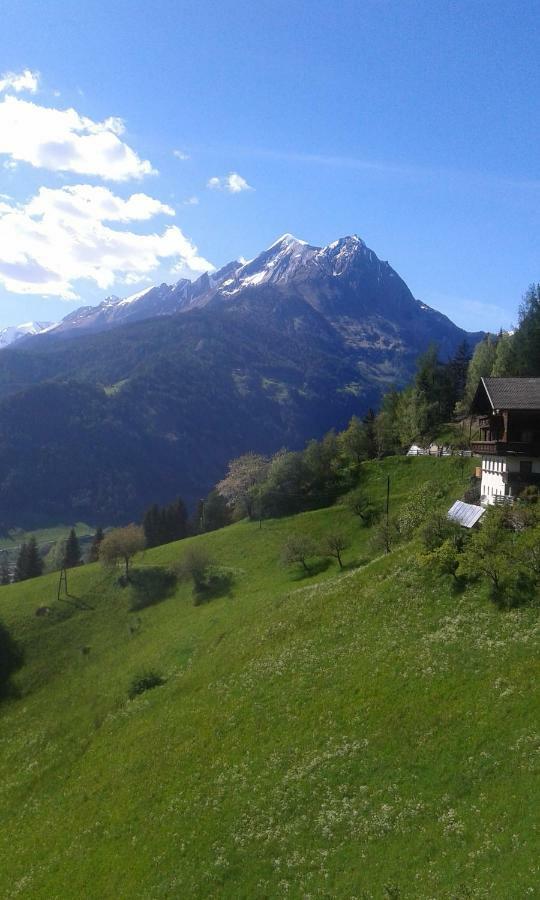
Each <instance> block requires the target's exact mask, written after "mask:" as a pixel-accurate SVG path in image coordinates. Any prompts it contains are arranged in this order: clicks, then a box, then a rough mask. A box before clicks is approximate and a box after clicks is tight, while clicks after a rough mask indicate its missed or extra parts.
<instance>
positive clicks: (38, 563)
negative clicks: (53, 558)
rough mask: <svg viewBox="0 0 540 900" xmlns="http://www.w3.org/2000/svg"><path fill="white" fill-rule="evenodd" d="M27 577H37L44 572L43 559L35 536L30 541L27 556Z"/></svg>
mask: <svg viewBox="0 0 540 900" xmlns="http://www.w3.org/2000/svg"><path fill="white" fill-rule="evenodd" d="M26 567H27V568H26V572H27V575H26V577H27V578H37V577H38V576H39V575H42V574H43V560H42V558H41V556H40V553H39V550H38V546H37V542H36V539H35V537H31V538H30V540H29V541H28V546H27V556H26Z"/></svg>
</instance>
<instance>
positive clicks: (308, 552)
mask: <svg viewBox="0 0 540 900" xmlns="http://www.w3.org/2000/svg"><path fill="white" fill-rule="evenodd" d="M316 556H320V553H319V551H318V549H317V545H316V544H315V542H314V541H313V539H312V538H311V537H310V536H309V535H308V534H300V533H298V534H290V535H289V536H288V538H287V539H286V540H285V543H284V544H283V546H282V548H281V562H282V565H284V566H290V565H293V564H294V563H297V564H298V565H299V566H301V568H302V569H303V570H304V572H305V573H306V574H307V575H311V574H312V570H311V568H310V567H309V565H308V560H309V559H313V558H314V557H316Z"/></svg>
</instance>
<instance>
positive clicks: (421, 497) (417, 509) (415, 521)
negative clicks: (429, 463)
mask: <svg viewBox="0 0 540 900" xmlns="http://www.w3.org/2000/svg"><path fill="white" fill-rule="evenodd" d="M442 496H443V492H442V490H441V488H440V487H439V485H438V484H436V483H435V482H433V481H426V482H424V484H422V485H420V487H419V488H418V489H417V490H416V491H415V492H414V493H413V494H411V495H410V497H409V499H408V500H407V502H406V503H404V504H403V506H402V507H401V511H400V513H399V516H398V520H397V526H398V528H399V531H400V534H402V535H403V536H404V537H408V536H409V535H410V534H412V532H413V531H415V530H416V529H417V528H418V526H419V525H421V524H422V522H424V520H425V518H426V516H427V514H428V512H429V511H430V509H432V508H433V506H434V504H435V502H436V501H437V500H440V499H441V497H442Z"/></svg>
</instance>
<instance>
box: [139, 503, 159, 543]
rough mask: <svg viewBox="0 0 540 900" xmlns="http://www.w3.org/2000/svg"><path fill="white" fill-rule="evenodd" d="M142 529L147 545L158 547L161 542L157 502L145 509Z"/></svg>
mask: <svg viewBox="0 0 540 900" xmlns="http://www.w3.org/2000/svg"><path fill="white" fill-rule="evenodd" d="M143 530H144V537H145V540H146V546H147V547H158V546H159V544H160V543H161V513H160V509H159V506H158V505H157V503H154V504H153V506H151V507H150V508H149V509H147V510H146V512H145V514H144V518H143Z"/></svg>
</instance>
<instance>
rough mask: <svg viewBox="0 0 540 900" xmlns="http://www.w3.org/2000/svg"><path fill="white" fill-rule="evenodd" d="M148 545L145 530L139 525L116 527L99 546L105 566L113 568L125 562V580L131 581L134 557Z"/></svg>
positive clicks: (126, 581)
mask: <svg viewBox="0 0 540 900" xmlns="http://www.w3.org/2000/svg"><path fill="white" fill-rule="evenodd" d="M145 546H146V542H145V537H144V531H143V529H142V528H141V527H140V526H139V525H126V527H125V528H114V529H113V530H112V531H109V532H108V533H107V534H106V535H105V537H104V538H103V540H102V542H101V545H100V548H99V559H100V561H101V562H102V563H103V565H104V566H108V567H110V568H113V567H115V566H117V565H118V563H120V562H121V563H123V564H124V581H125V583H126V584H127V583H128V582H129V566H130V563H131V560H132V559H133V557H134V556H135V555H136V554H137V553H140V552H141V551H142V550H144V548H145Z"/></svg>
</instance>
